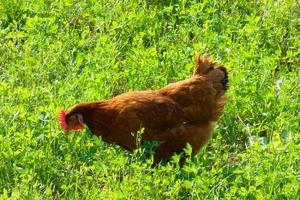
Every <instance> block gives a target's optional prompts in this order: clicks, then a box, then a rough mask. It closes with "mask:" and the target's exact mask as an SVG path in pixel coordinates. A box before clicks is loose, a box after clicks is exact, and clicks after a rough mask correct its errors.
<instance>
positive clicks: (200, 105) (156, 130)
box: [64, 56, 228, 162]
mask: <svg viewBox="0 0 300 200" xmlns="http://www.w3.org/2000/svg"><path fill="white" fill-rule="evenodd" d="M227 83H228V77H227V71H226V69H225V68H224V67H223V66H221V67H216V64H215V63H214V62H211V61H210V60H209V59H208V58H206V57H205V58H202V57H200V56H196V66H195V71H194V74H193V76H192V77H191V78H189V79H187V80H183V81H180V82H176V83H172V84H169V85H167V86H166V87H164V88H162V89H160V90H155V91H139V92H129V93H124V94H121V95H119V96H116V97H114V98H112V99H109V100H104V101H97V102H89V103H79V104H77V105H75V106H73V107H72V108H70V109H69V110H68V111H67V113H66V116H65V119H64V120H65V121H66V124H67V128H66V129H67V130H74V129H78V128H75V127H81V126H80V125H82V123H84V124H86V125H87V126H88V128H89V129H90V131H91V132H92V133H93V134H94V135H97V136H101V137H102V139H103V140H104V141H105V142H109V143H116V144H118V145H120V146H122V147H123V148H125V149H127V150H129V151H132V150H134V149H135V148H136V147H137V144H136V138H135V137H134V134H135V133H136V132H137V131H139V130H140V129H141V128H144V133H143V134H142V139H143V140H149V141H152V140H157V141H160V145H159V146H158V147H157V149H156V153H155V156H154V158H155V162H159V161H161V160H167V159H169V158H170V157H171V156H172V154H173V153H175V152H176V153H179V152H181V151H182V150H183V148H184V147H186V144H187V143H190V144H191V146H192V148H193V154H196V153H197V152H198V151H199V150H200V148H201V147H202V146H203V145H204V144H205V143H206V142H207V140H208V139H209V138H210V136H211V133H212V126H213V122H214V121H216V120H217V119H218V118H219V117H220V115H221V113H222V111H223V107H224V103H225V97H224V92H225V90H226V89H227Z"/></svg>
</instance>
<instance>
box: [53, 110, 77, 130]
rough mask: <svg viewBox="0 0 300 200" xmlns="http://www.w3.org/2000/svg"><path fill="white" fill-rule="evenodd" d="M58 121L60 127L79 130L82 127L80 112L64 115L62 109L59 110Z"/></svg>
mask: <svg viewBox="0 0 300 200" xmlns="http://www.w3.org/2000/svg"><path fill="white" fill-rule="evenodd" d="M58 117H59V122H60V126H61V128H62V129H64V130H65V131H66V132H68V131H70V130H71V131H72V130H74V131H81V130H82V129H83V116H82V115H81V114H73V115H71V116H68V117H67V115H66V112H65V111H64V110H61V111H60V112H59V116H58Z"/></svg>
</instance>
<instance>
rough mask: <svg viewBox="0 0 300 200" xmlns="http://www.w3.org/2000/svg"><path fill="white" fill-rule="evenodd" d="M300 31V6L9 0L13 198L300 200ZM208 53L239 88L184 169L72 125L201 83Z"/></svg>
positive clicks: (0, 75) (6, 135) (0, 16)
mask: <svg viewBox="0 0 300 200" xmlns="http://www.w3.org/2000/svg"><path fill="white" fill-rule="evenodd" d="M299 27H300V4H299V2H298V1H296V0H294V1H293V0H285V1H272V0H269V1H268V0H264V1H263V0H259V1H250V2H246V1H233V0H229V1H209V0H204V1H201V2H198V1H196V0H194V1H192V0H191V1H176V0H174V1H171V0H169V1H159V0H152V1H151V0H144V1H142V0H139V1H133V0H128V1H113V0H108V1H104V0H100V1H96V0H85V1H70V0H64V1H58V0H41V1H29V0H28V1H24V0H20V1H17V0H0V110H1V117H0V199H8V198H11V199H298V198H299V196H300V190H299V187H300V184H299V183H300V157H299V155H300V138H299V132H300V128H299V127H300V115H299V108H300V81H299V80H300V79H299V77H300V72H299V71H300V70H299V66H300V38H299V37H300V34H299V32H300V29H299ZM195 52H199V53H200V54H209V55H210V56H211V57H212V58H213V59H214V60H217V61H218V62H220V63H223V64H224V65H225V66H226V67H227V68H228V69H229V72H230V89H229V91H228V93H227V95H228V103H227V105H226V107H225V111H224V115H223V116H222V118H221V119H220V120H219V121H218V122H217V123H216V127H215V130H214V136H213V138H212V139H211V141H210V142H209V143H208V145H207V147H206V148H205V149H203V150H202V151H201V153H199V154H198V155H197V156H196V157H194V158H190V159H188V160H187V163H186V164H185V165H184V166H183V167H182V168H180V167H179V166H178V164H177V163H176V161H178V159H179V157H178V156H174V157H173V161H172V162H170V163H168V164H164V165H159V166H158V167H157V168H153V167H151V162H152V160H151V159H147V158H145V156H144V149H138V150H137V151H136V152H134V153H128V152H125V151H124V150H122V149H121V148H120V147H118V146H116V145H112V144H106V143H104V142H103V141H102V140H101V138H97V137H94V136H91V135H90V132H89V131H88V130H85V131H83V132H82V133H76V134H69V135H66V134H64V132H63V131H62V130H61V129H60V127H59V124H58V122H57V118H56V116H57V111H58V110H59V109H60V108H68V107H70V106H71V105H73V104H75V103H78V102H82V101H92V100H99V99H106V98H110V97H112V96H114V95H117V94H120V93H122V92H126V91H130V90H143V89H157V88H160V87H162V86H164V85H166V84H168V83H170V82H174V81H177V80H182V79H185V78H188V77H189V76H190V74H191V72H192V70H193V65H194V64H193V56H194V54H195ZM188 152H189V149H188V150H187V153H188Z"/></svg>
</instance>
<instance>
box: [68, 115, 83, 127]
mask: <svg viewBox="0 0 300 200" xmlns="http://www.w3.org/2000/svg"><path fill="white" fill-rule="evenodd" d="M82 129H83V117H82V115H80V114H74V115H72V116H70V117H69V118H68V119H67V131H69V130H71V131H72V130H74V131H81V130H82Z"/></svg>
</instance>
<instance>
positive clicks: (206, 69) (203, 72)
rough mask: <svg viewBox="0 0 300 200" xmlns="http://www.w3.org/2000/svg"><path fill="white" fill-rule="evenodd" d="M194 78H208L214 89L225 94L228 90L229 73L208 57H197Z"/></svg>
mask: <svg viewBox="0 0 300 200" xmlns="http://www.w3.org/2000/svg"><path fill="white" fill-rule="evenodd" d="M195 60H196V65H195V71H194V76H197V75H198V76H206V77H208V78H210V79H211V80H212V81H213V83H214V87H215V88H216V89H217V90H220V92H222V93H224V92H225V91H226V90H227V89H228V82H229V81H228V72H227V69H226V68H225V67H224V66H217V64H216V63H215V62H213V61H211V60H210V59H209V58H208V57H207V56H205V57H201V56H199V55H196V59H195Z"/></svg>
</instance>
